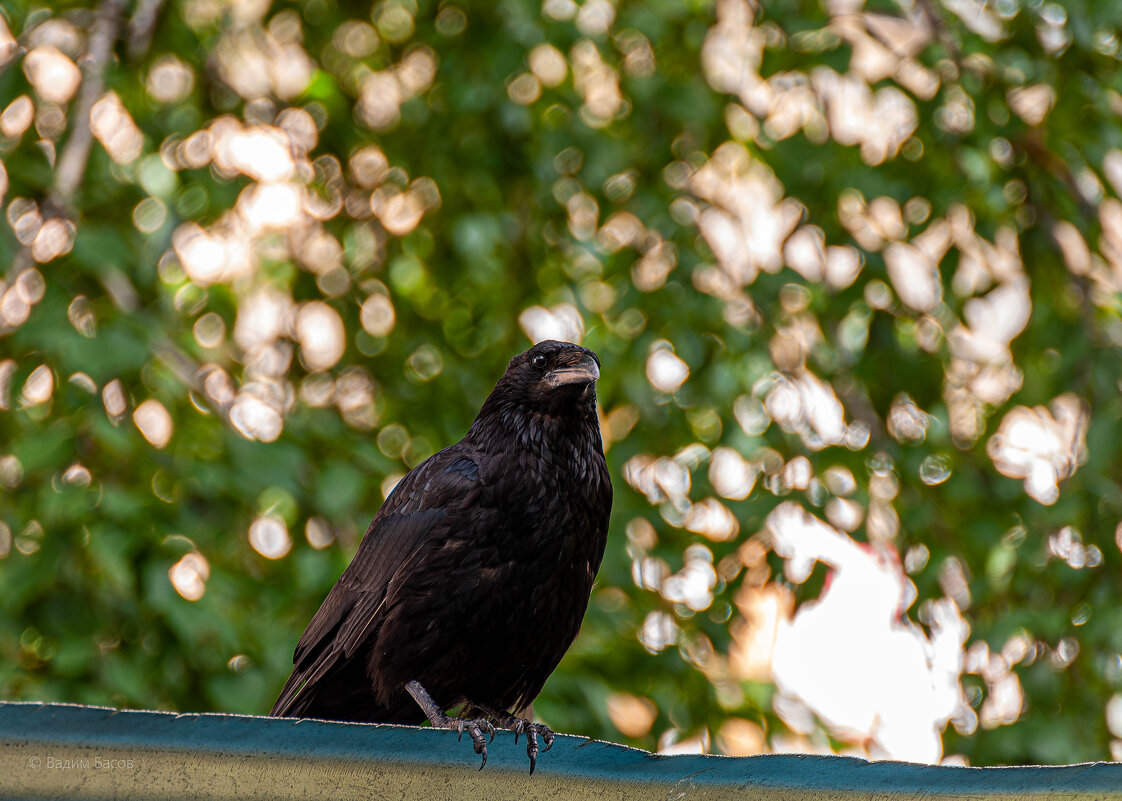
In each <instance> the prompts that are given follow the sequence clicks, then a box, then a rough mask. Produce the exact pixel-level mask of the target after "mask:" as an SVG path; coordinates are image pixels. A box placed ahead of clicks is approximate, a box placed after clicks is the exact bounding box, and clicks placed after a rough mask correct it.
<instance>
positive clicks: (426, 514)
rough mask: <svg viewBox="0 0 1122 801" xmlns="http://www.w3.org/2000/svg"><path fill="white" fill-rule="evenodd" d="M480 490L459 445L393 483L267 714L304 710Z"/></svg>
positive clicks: (473, 464) (471, 457)
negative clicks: (430, 544)
mask: <svg viewBox="0 0 1122 801" xmlns="http://www.w3.org/2000/svg"><path fill="white" fill-rule="evenodd" d="M478 489H479V465H478V462H477V457H476V455H475V454H473V453H471V452H469V451H468V450H467V449H466V448H465V447H464V446H463V445H462V444H458V445H453V446H451V447H449V448H446V449H444V450H443V451H441V452H440V453H437V454H435V455H434V456H432V457H430V458H429V459H427V460H426V461H425V462H423V463H422V464H420V465H418V466H417V468H416V469H415V470H413V471H412V472H411V473H409V474H408V475H407V476H406V477H405V478H403V479H402V480H401V482H400V483H398V485H397V487H395V488H394V491H393V492H392V493H390V497H389V498H387V499H386V502H385V503H384V504H383V505H382V508H381V509H379V510H378V514H376V515H375V516H374V519H373V520H372V521H371V522H370V527H369V528H368V529H367V530H366V534H365V535H364V536H363V538H362V542H361V543H359V546H358V553H357V554H355V558H354V559H353V560H352V561H351V564H350V565H349V566H348V567H347V569H346V570H345V571H343V575H342V576H340V577H339V580H338V581H337V582H336V583H335V586H334V587H332V588H331V592H330V593H328V595H327V598H326V599H324V602H323V604H322V605H321V606H320V608H319V611H318V612H316V614H315V616H314V617H313V618H312V620H311V622H310V623H309V624H308V628H307V629H306V630H305V631H304V635H303V636H302V637H301V638H300V642H299V643H297V645H296V652H295V654H294V655H293V657H292V662H293V664H294V665H295V669H294V670H293V671H292V676H291V677H290V678H289V679H288V682H287V683H286V684H285V685H284V688H283V689H282V690H281V692H280V696H279V697H278V698H277V702H276V703H275V704H274V705H273V709H272V711H271V712H270V713H269V714H270V715H273V716H289V715H296V714H299V713H300V712H301V711H302V710H303V709H304V708H306V706H307V704H308V703H309V702H310V701H311V700H312V698H313V697H314V695H315V692H314V689H315V684H316V682H317V681H319V680H320V679H321V678H323V677H324V675H326V674H327V673H328V672H329V671H330V670H331V668H332V667H334V666H335V665H336V664H337V663H339V661H340V660H346V659H349V658H351V657H352V656H353V655H354V653H355V652H356V651H357V650H358V649H359V647H360V646H361V645H362V643H363V642H364V641H365V639H366V636H367V634H368V632H369V631H370V629H371V627H372V626H374V625H375V624H376V623H377V622H378V621H379V619H380V616H381V612H382V610H383V609H384V608H385V606H386V602H387V601H388V600H391V599H390V598H388V593H392V592H393V589H392V587H394V586H396V585H397V584H398V583H399V582H400V580H401V578H403V577H404V576H405V575H407V574H408V572H409V571H410V570H411V569H412V567H413V563H414V561H415V560H416V558H417V556H418V555H419V554H420V553H421V551H422V550H423V548H424V545H425V543H426V542H428V541H429V540H430V539H431V538H433V537H439V536H440V534H441V532H442V531H443V530H444V529H445V528H446V527H447V524H448V522H449V519H450V518H456V517H458V516H459V513H461V512H462V511H463V510H464V509H465V507H469V506H470V505H471V503H472V501H473V500H474V498H475V496H476V495H477V493H478ZM395 580H396V581H395Z"/></svg>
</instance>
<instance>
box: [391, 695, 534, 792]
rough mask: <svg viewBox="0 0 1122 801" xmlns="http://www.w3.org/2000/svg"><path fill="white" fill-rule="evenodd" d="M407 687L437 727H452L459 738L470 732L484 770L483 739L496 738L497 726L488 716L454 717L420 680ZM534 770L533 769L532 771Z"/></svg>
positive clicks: (485, 745) (484, 743)
mask: <svg viewBox="0 0 1122 801" xmlns="http://www.w3.org/2000/svg"><path fill="white" fill-rule="evenodd" d="M405 689H406V690H407V691H408V692H409V694H410V695H411V696H413V700H414V701H416V702H417V705H418V706H420V707H421V710H422V711H423V712H424V713H425V717H426V718H428V719H429V723H431V724H432V725H433V728H435V729H452V730H453V731H455V732H456V733H457V734H459V737H457V738H456V739H457V740H459V739H461V738H462V737H463V736H464V732H465V731H466V732H467V733H468V736H470V737H471V742H472V748H474V750H475V753H477V754H482V755H483V761H482V762H481V763H480V764H479V769H480V770H483V766H484V765H486V764H487V742H486V741H485V740H484V739H483V735H484V734H490V735H491V739H492V740H494V739H495V727H494V726H492V725H491V722H490V721H488V720H487V719H486V718H453V717H449V716H448V715H446V714H444V710H442V709H441V708H440V707H439V706H437V705H436V701H434V700H432V696H431V695H429V693H428V690H426V689H425V688H424V687H423V686H422V685H421V682H419V681H416V680H414V681H411V682H409V683H408V684H406V685H405ZM531 772H533V771H531Z"/></svg>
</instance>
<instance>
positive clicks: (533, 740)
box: [476, 704, 553, 776]
mask: <svg viewBox="0 0 1122 801" xmlns="http://www.w3.org/2000/svg"><path fill="white" fill-rule="evenodd" d="M476 706H477V707H479V708H480V709H482V710H483V711H484V712H486V713H487V714H488V715H490V716H491V717H492V718H494V720H495V722H496V723H497V724H499V726H501V727H502V728H504V729H507V730H509V731H512V732H514V742H518V735H520V734H525V735H526V756H528V757H530V775H531V776H533V775H534V766H535V765H537V764H538V753H539V751H538V737H539V735H540V736H541V738H542V742H544V743H545V748H543V749H541V753H543V754H544V753H545V752H546V751H548V750H549V749H550V748H553V729H551V728H549V726H546V725H545V724H544V723H533V722H532V721H529V720H526V719H525V718H519V717H515V716H514V715H512V714H510V713H509V712H504V711H503V710H501V709H492V708H491V707H488V706H484V705H483V704H476Z"/></svg>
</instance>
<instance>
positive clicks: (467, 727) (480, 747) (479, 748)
mask: <svg viewBox="0 0 1122 801" xmlns="http://www.w3.org/2000/svg"><path fill="white" fill-rule="evenodd" d="M434 725H435V724H434ZM447 728H449V729H452V730H453V731H455V732H456V733H457V737H456V740H457V741H459V740H462V739H463V736H464V732H465V731H466V732H467V733H468V736H469V737H471V747H472V750H474V751H475V753H477V754H480V755H482V757H483V761H482V762H480V763H479V769H480V770H483V766H484V765H486V764H487V743H488V742H493V741H494V739H495V727H494V726H492V725H491V721H489V720H487V719H486V718H448V726H447ZM485 734H490V735H491V740H490V741H488V740H484V739H483V736H484V735H485Z"/></svg>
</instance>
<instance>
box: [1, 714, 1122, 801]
mask: <svg viewBox="0 0 1122 801" xmlns="http://www.w3.org/2000/svg"><path fill="white" fill-rule="evenodd" d="M524 742H525V741H524V740H523V741H520V744H518V745H515V743H514V736H513V735H512V734H509V733H505V732H504V733H501V734H499V735H498V736H497V737H496V738H495V742H494V743H492V744H491V746H490V748H489V753H490V757H489V759H488V762H487V767H486V768H485V769H484V770H483V771H482V772H479V771H477V770H476V767H477V765H478V761H477V760H478V758H477V757H476V756H475V755H474V754H473V753H472V752H471V746H470V744H469V743H468V742H467V739H466V738H465V739H464V741H463V742H457V741H456V735H455V734H453V733H452V732H447V731H436V730H433V729H428V728H418V727H412V726H390V725H372V724H355V723H331V722H325V721H315V720H288V719H274V718H262V717H247V716H240V715H214V714H198V715H194V714H186V715H176V714H172V713H167V712H142V711H118V710H114V709H106V708H103V707H88V706H75V705H69V704H26V703H0V798H4V799H10V798H12V799H44V798H52V799H53V798H57V799H72V800H73V799H136V798H143V799H152V798H166V799H239V800H243V801H244V800H245V799H290V798H291V799H316V798H330V799H332V801H344V800H345V799H362V801H371V799H418V800H420V799H424V801H430V799H443V798H473V797H474V798H495V799H506V798H526V799H558V798H564V799H596V801H607V800H608V799H619V801H632V799H660V800H662V799H673V800H674V801H686V799H717V798H721V799H759V800H761V801H763V800H764V799H767V800H768V801H770V800H771V799H776V801H778V799H784V801H798V800H799V799H807V800H808V801H809V800H810V799H814V800H815V801H823V800H824V799H835V798H840V799H882V800H883V801H891V799H901V801H903V799H909V801H921V800H922V799H938V800H939V801H949V800H950V799H987V800H988V801H998V800H999V799H1025V800H1026V801H1031V800H1032V799H1045V798H1047V799H1050V800H1052V801H1055V800H1056V799H1077V798H1078V799H1118V800H1119V801H1122V764H1112V763H1091V764H1084V765H1068V766H1063V767H1016V768H956V767H933V766H927V765H911V764H904V763H899V762H866V761H864V760H861V759H854V758H851V757H832V756H796V755H779V754H773V755H765V756H756V757H740V758H734V757H721V756H672V757H660V756H654V755H651V754H648V753H647V752H645V751H639V750H636V749H634V748H627V747H624V746H621V745H614V744H612V743H605V742H600V741H596V740H588V739H585V738H583V737H573V736H569V735H562V736H559V737H558V738H557V741H556V743H555V744H554V746H553V748H552V749H551V750H550V751H549V753H547V754H543V755H542V756H541V757H540V758H539V760H538V768H537V771H536V773H535V774H534V775H533V776H528V775H527V773H526V770H527V761H526V750H525V747H524V746H523V745H522V743H524Z"/></svg>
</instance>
